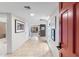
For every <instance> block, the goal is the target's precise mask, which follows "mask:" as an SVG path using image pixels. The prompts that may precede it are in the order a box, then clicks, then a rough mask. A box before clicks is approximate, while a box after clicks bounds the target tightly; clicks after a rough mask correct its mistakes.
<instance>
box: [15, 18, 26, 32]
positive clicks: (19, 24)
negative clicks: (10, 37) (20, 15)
mask: <svg viewBox="0 0 79 59" xmlns="http://www.w3.org/2000/svg"><path fill="white" fill-rule="evenodd" d="M24 31H25V30H24V22H23V21H20V20H17V19H15V33H20V32H24Z"/></svg>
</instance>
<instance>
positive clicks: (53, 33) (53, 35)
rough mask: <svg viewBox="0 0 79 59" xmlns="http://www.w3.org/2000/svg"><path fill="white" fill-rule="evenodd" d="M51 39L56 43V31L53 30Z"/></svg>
mask: <svg viewBox="0 0 79 59" xmlns="http://www.w3.org/2000/svg"><path fill="white" fill-rule="evenodd" d="M51 39H52V40H53V41H55V29H51Z"/></svg>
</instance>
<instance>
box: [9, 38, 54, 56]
mask: <svg viewBox="0 0 79 59" xmlns="http://www.w3.org/2000/svg"><path fill="white" fill-rule="evenodd" d="M8 56H12V57H13V56H15V57H18V56H19V57H24V56H26V57H53V55H52V52H51V50H50V48H49V47H48V44H47V42H42V41H40V40H32V39H31V40H28V41H26V42H25V43H24V44H23V45H22V46H21V47H20V48H18V49H17V50H16V51H15V52H13V53H12V54H11V55H8Z"/></svg>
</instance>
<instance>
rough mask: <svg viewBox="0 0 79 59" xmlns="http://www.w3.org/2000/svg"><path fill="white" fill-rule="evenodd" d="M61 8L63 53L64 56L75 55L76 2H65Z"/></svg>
mask: <svg viewBox="0 0 79 59" xmlns="http://www.w3.org/2000/svg"><path fill="white" fill-rule="evenodd" d="M62 5H63V7H62V9H61V16H60V17H61V30H62V31H61V47H62V49H61V53H62V56H67V57H68V56H69V57H71V56H75V54H74V49H73V45H74V42H73V41H74V39H73V34H74V33H73V21H74V16H73V15H74V14H73V13H74V4H73V3H63V4H62Z"/></svg>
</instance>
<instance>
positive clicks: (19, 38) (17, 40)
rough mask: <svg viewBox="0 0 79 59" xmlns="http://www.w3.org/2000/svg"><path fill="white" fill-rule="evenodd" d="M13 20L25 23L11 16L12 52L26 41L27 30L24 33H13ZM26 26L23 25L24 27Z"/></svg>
mask: <svg viewBox="0 0 79 59" xmlns="http://www.w3.org/2000/svg"><path fill="white" fill-rule="evenodd" d="M15 19H17V20H20V21H23V22H25V19H22V18H18V17H16V16H13V15H12V51H15V50H16V49H17V48H19V47H20V46H21V45H22V44H23V43H24V42H25V41H26V40H28V30H27V29H26V30H25V32H20V33H15ZM26 26H27V24H25V27H26ZM27 28H28V27H27Z"/></svg>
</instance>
